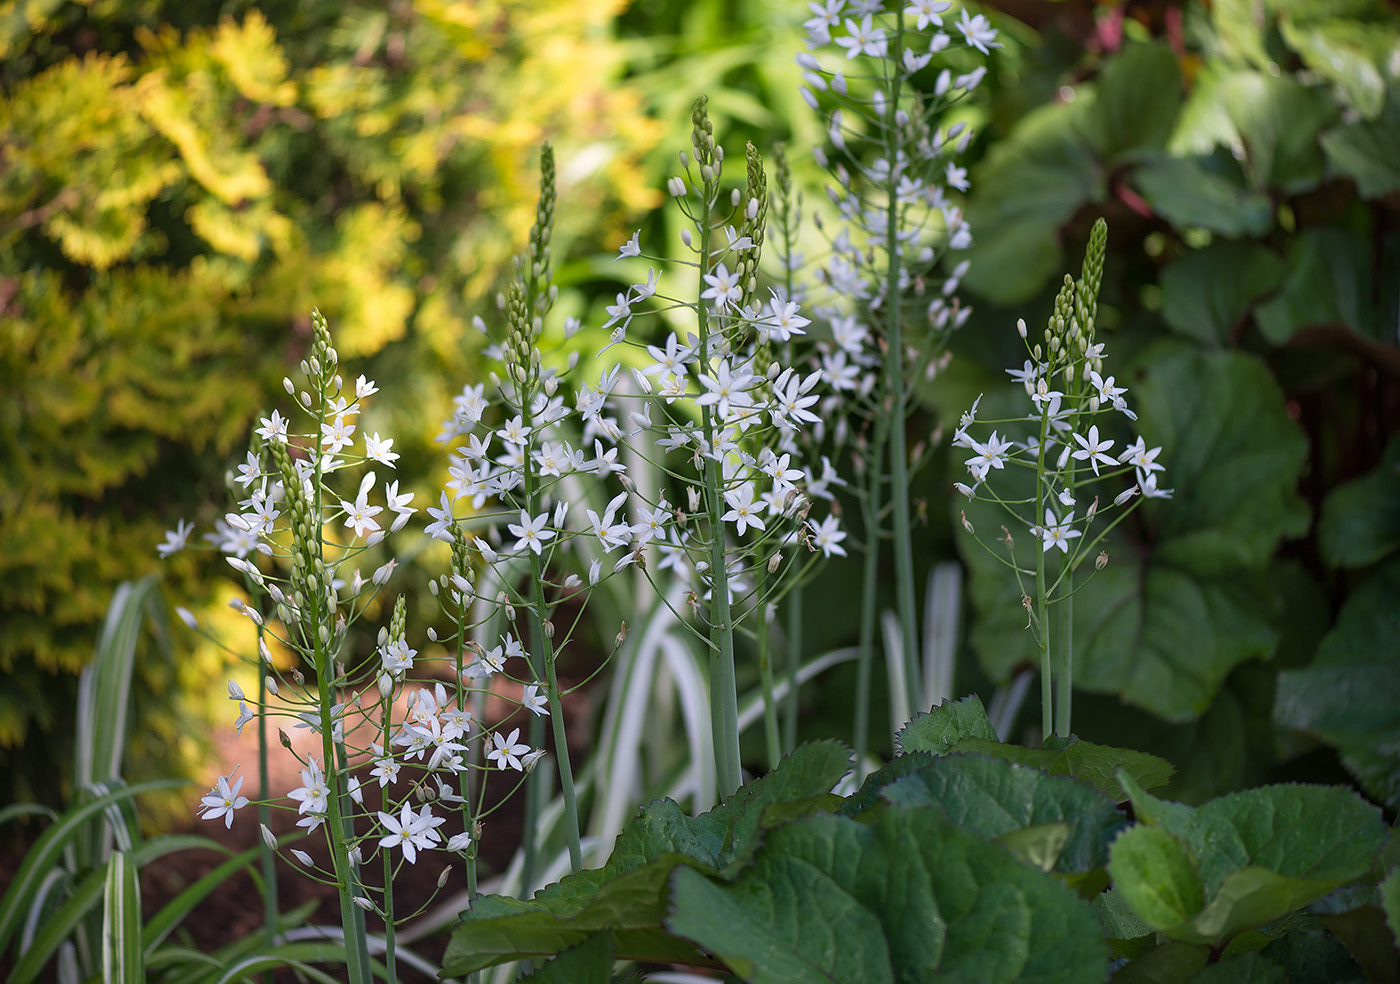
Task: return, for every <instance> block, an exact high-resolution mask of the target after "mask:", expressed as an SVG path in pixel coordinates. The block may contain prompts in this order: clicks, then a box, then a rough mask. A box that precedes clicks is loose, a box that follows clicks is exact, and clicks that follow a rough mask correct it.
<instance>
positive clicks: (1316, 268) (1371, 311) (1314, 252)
mask: <svg viewBox="0 0 1400 984" xmlns="http://www.w3.org/2000/svg"><path fill="white" fill-rule="evenodd" d="M1373 263H1374V259H1373V258H1372V256H1371V250H1370V247H1369V245H1368V244H1367V243H1366V241H1365V240H1364V239H1362V237H1361V236H1359V235H1357V234H1356V233H1354V232H1351V231H1350V230H1347V229H1332V228H1314V229H1306V230H1304V231H1303V232H1302V233H1300V234H1299V235H1298V237H1297V238H1296V239H1294V241H1293V246H1292V247H1291V248H1290V249H1289V251H1288V273H1287V275H1286V276H1285V277H1284V280H1283V283H1282V285H1281V286H1280V287H1279V290H1278V292H1277V293H1276V294H1275V295H1274V296H1273V297H1272V298H1270V299H1269V300H1268V301H1266V302H1264V303H1263V304H1261V305H1259V309H1258V311H1257V313H1256V319H1257V320H1258V322H1259V330H1260V332H1261V333H1262V334H1263V335H1264V337H1265V338H1267V339H1268V340H1269V341H1271V342H1273V343H1274V344H1276V345H1282V344H1284V343H1285V342H1287V341H1288V340H1289V339H1291V338H1292V337H1293V336H1294V335H1295V334H1297V333H1298V332H1299V331H1301V330H1302V329H1304V328H1311V327H1317V326H1344V327H1346V328H1350V329H1351V330H1352V331H1354V332H1356V333H1358V334H1360V335H1366V336H1368V337H1375V332H1376V327H1375V325H1376V311H1375V306H1374V304H1373V303H1372V300H1371V297H1372V289H1371V268H1372V265H1373Z"/></svg>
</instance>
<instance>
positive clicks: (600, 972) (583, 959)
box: [519, 933, 613, 984]
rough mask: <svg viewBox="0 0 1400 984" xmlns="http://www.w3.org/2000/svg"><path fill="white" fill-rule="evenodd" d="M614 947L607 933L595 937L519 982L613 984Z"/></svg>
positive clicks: (594, 935)
mask: <svg viewBox="0 0 1400 984" xmlns="http://www.w3.org/2000/svg"><path fill="white" fill-rule="evenodd" d="M612 967H613V945H612V936H611V935H610V934H608V933H594V934H593V935H592V936H590V937H589V938H588V939H587V940H586V941H584V942H583V943H580V944H579V945H578V946H575V947H570V948H569V949H567V950H565V951H564V952H563V953H561V954H559V956H557V957H555V958H554V959H553V960H550V961H549V962H548V963H546V964H545V965H544V966H543V967H541V968H540V969H539V970H537V971H535V972H534V973H533V974H530V975H528V976H526V977H522V978H520V979H519V980H520V981H521V982H522V984H523V982H525V981H534V982H535V984H608V982H609V981H611V980H612Z"/></svg>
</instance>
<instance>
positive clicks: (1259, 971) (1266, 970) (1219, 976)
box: [1191, 953, 1289, 984]
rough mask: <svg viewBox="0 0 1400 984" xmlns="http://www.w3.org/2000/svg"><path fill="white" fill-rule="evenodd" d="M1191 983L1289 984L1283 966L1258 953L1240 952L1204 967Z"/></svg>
mask: <svg viewBox="0 0 1400 984" xmlns="http://www.w3.org/2000/svg"><path fill="white" fill-rule="evenodd" d="M1191 982H1192V984H1289V982H1288V975H1287V974H1286V973H1284V971H1283V968H1282V967H1280V966H1279V965H1278V964H1276V963H1273V962H1272V961H1269V960H1265V959H1264V958H1263V957H1262V956H1260V955H1259V954H1258V953H1241V954H1239V955H1237V956H1233V957H1226V958H1225V959H1224V960H1222V961H1220V962H1219V963H1215V964H1211V965H1210V966H1209V967H1205V968H1203V969H1202V970H1201V972H1200V973H1199V974H1197V975H1196V976H1195V977H1193V978H1192V979H1191Z"/></svg>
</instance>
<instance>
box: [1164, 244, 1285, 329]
mask: <svg viewBox="0 0 1400 984" xmlns="http://www.w3.org/2000/svg"><path fill="white" fill-rule="evenodd" d="M1283 274H1284V263H1283V261H1282V260H1280V259H1279V258H1278V257H1277V256H1275V255H1274V254H1273V253H1272V252H1270V251H1269V250H1268V249H1267V248H1265V247H1264V246H1261V245H1259V244H1258V243H1252V242H1214V243H1211V244H1210V245H1209V246H1206V247H1205V248H1204V249H1197V250H1192V251H1191V252H1189V253H1187V254H1186V255H1185V256H1183V257H1182V258H1181V259H1179V260H1176V261H1175V262H1173V263H1172V264H1171V265H1170V266H1168V267H1167V268H1166V269H1165V270H1163V271H1162V281H1161V282H1162V317H1163V318H1164V319H1165V320H1166V322H1167V324H1169V325H1171V326H1172V328H1174V329H1175V330H1177V331H1178V332H1180V333H1182V334H1183V335H1189V336H1191V337H1192V338H1196V339H1198V340H1200V341H1203V342H1206V343H1209V344H1213V345H1215V346H1217V347H1225V346H1227V345H1229V343H1230V341H1231V337H1232V335H1233V334H1234V330H1235V328H1236V326H1237V325H1239V324H1240V322H1241V321H1242V320H1243V319H1244V318H1245V316H1246V315H1248V314H1249V312H1250V310H1251V308H1252V307H1253V305H1254V302H1255V301H1256V300H1257V299H1259V298H1260V297H1262V296H1264V295H1265V294H1267V293H1268V292H1269V291H1271V290H1273V289H1274V288H1275V287H1277V286H1278V285H1279V283H1280V282H1281V281H1282V280H1283Z"/></svg>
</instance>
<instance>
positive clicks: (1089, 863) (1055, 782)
mask: <svg viewBox="0 0 1400 984" xmlns="http://www.w3.org/2000/svg"><path fill="white" fill-rule="evenodd" d="M1078 744H1082V743H1077V744H1076V748H1077V745H1078ZM1059 754H1069V751H1068V750H1067V751H1066V752H1063V753H1059ZM883 796H884V798H885V799H887V800H889V801H890V802H891V803H898V804H901V805H905V806H926V805H927V806H936V807H938V808H939V809H940V810H942V811H943V812H944V813H945V814H947V816H948V818H949V819H950V820H952V821H953V823H955V824H957V825H958V826H959V827H962V828H964V829H966V830H971V831H975V832H977V833H980V834H982V835H983V836H985V837H989V838H993V837H996V838H1000V837H1005V836H1006V835H1008V834H1011V833H1013V832H1015V831H1017V830H1028V829H1032V828H1034V829H1036V830H1040V831H1041V833H1042V835H1044V834H1046V833H1049V831H1046V830H1043V829H1042V828H1045V827H1047V826H1054V825H1061V824H1062V825H1064V827H1065V829H1064V831H1063V833H1062V834H1061V835H1059V836H1058V838H1057V839H1058V841H1059V848H1058V849H1057V850H1056V857H1055V858H1052V859H1051V864H1052V866H1054V867H1058V870H1060V871H1062V872H1066V873H1069V872H1085V871H1088V870H1090V869H1092V868H1098V867H1101V866H1102V865H1103V864H1104V863H1105V861H1106V860H1107V853H1106V852H1107V845H1108V842H1109V840H1111V839H1112V837H1113V835H1114V833H1115V832H1116V831H1117V830H1118V829H1119V828H1121V827H1122V826H1123V823H1124V819H1123V816H1122V814H1121V813H1119V812H1118V807H1117V804H1116V802H1115V801H1114V800H1113V799H1110V798H1109V797H1107V796H1105V795H1104V794H1103V793H1102V792H1100V791H1098V790H1096V789H1095V788H1093V787H1092V786H1090V785H1088V784H1086V783H1084V782H1078V781H1076V780H1074V779H1070V778H1068V777H1066V776H1063V775H1050V774H1048V773H1047V772H1042V771H1040V770H1038V769H1034V768H1027V767H1025V766H1022V765H1017V764H1016V763H1014V762H1009V761H1006V760H1004V759H1000V758H990V757H986V756H982V755H950V756H947V757H944V758H940V759H937V760H935V761H934V762H932V763H930V764H929V765H926V766H925V767H924V768H922V769H920V770H919V771H918V772H915V773H914V774H913V775H910V776H906V777H905V778H903V779H901V780H899V781H898V782H896V783H894V784H893V785H890V786H886V787H885V789H884V792H883ZM1042 840H1043V836H1042ZM1027 846H1029V844H1028V845H1027ZM1042 846H1043V845H1042ZM1057 860H1058V862H1059V863H1058V865H1056V864H1055V862H1056V861H1057Z"/></svg>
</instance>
